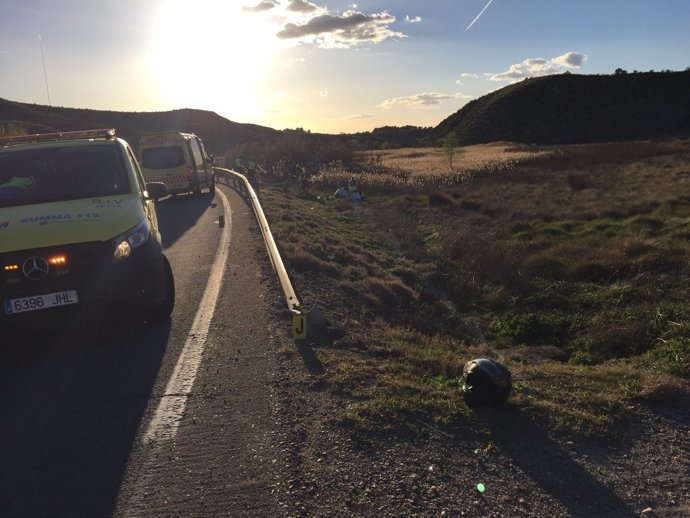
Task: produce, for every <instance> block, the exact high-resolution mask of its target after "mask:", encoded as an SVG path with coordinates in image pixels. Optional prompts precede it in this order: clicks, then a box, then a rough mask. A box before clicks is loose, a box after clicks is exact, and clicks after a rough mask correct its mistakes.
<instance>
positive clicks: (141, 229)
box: [113, 218, 151, 263]
mask: <svg viewBox="0 0 690 518" xmlns="http://www.w3.org/2000/svg"><path fill="white" fill-rule="evenodd" d="M150 235H151V232H150V230H149V222H148V220H147V219H146V218H144V219H143V220H142V221H141V223H139V224H138V225H137V226H135V227H132V228H131V229H129V230H128V231H127V232H125V233H124V234H120V235H119V236H117V237H116V238H115V239H114V241H115V252H114V253H113V263H119V262H120V261H124V260H125V259H127V258H128V257H129V256H131V255H132V254H133V253H134V251H135V250H136V249H137V248H139V247H140V246H142V245H144V244H146V241H148V239H149V236H150Z"/></svg>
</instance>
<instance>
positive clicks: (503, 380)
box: [462, 358, 512, 407]
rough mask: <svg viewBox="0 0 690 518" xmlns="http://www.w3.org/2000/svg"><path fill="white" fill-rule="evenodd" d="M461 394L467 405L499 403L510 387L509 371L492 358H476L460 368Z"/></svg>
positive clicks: (502, 400)
mask: <svg viewBox="0 0 690 518" xmlns="http://www.w3.org/2000/svg"><path fill="white" fill-rule="evenodd" d="M462 375H463V380H464V382H463V385H462V394H463V398H464V400H465V403H467V406H470V407H474V406H494V405H500V404H501V403H503V402H505V400H506V399H508V395H509V394H510V390H511V388H512V379H511V375H510V371H509V370H508V369H506V368H505V367H504V366H503V365H501V364H500V363H498V362H497V361H494V360H489V359H486V358H477V359H475V360H471V361H469V362H467V363H466V364H465V367H464V368H463V369H462Z"/></svg>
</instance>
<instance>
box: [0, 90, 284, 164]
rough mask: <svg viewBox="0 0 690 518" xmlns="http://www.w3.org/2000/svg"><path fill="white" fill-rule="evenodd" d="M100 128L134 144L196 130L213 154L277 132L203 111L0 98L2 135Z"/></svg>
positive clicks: (265, 138)
mask: <svg viewBox="0 0 690 518" xmlns="http://www.w3.org/2000/svg"><path fill="white" fill-rule="evenodd" d="M97 128H116V130H117V133H118V135H120V136H122V137H123V138H124V139H125V140H127V141H128V142H129V143H130V144H133V145H136V144H137V142H138V141H139V137H140V136H141V135H142V134H144V133H150V132H156V131H170V130H179V131H184V132H189V133H196V134H197V135H199V136H200V137H201V138H202V139H203V140H204V143H205V144H206V147H207V148H208V149H209V150H210V152H212V153H221V152H223V151H225V150H226V149H228V148H229V147H231V146H233V145H235V144H241V143H244V142H252V141H257V140H258V141H262V140H269V139H271V138H273V137H275V136H276V135H277V134H278V132H277V131H276V130H273V129H271V128H266V127H264V126H259V125H256V124H242V123H238V122H233V121H230V120H228V119H226V118H224V117H221V116H220V115H218V114H217V113H214V112H210V111H204V110H194V109H181V110H171V111H165V112H117V111H104V110H89V109H82V108H60V107H51V106H41V105H37V104H26V103H20V102H15V101H8V100H6V99H0V135H2V134H7V133H9V132H10V131H11V130H12V129H14V130H17V129H19V130H22V131H24V132H28V133H44V132H53V131H70V130H83V129H97Z"/></svg>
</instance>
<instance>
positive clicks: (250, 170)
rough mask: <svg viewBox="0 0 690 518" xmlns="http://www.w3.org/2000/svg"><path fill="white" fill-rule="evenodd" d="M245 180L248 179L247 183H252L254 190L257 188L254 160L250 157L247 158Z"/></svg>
mask: <svg viewBox="0 0 690 518" xmlns="http://www.w3.org/2000/svg"><path fill="white" fill-rule="evenodd" d="M247 180H249V183H250V184H252V187H254V189H255V190H258V189H259V182H258V179H257V177H256V162H254V160H252V159H249V160H247Z"/></svg>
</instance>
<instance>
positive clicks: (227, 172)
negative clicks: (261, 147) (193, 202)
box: [213, 167, 303, 315]
mask: <svg viewBox="0 0 690 518" xmlns="http://www.w3.org/2000/svg"><path fill="white" fill-rule="evenodd" d="M213 171H214V173H215V175H216V178H222V179H224V180H225V184H226V185H230V183H229V179H230V178H233V179H235V180H237V181H239V182H242V186H243V187H244V189H245V192H246V193H247V194H248V195H249V200H250V201H251V204H252V208H253V209H254V214H255V215H256V219H257V221H258V222H259V227H260V228H261V234H262V235H263V238H264V243H265V244H266V250H267V251H268V257H269V258H270V259H271V264H272V266H273V271H275V272H276V275H277V276H278V280H279V281H280V285H281V287H282V288H283V293H284V294H285V301H286V302H287V306H288V310H289V311H290V312H291V313H292V314H293V315H301V314H302V313H303V312H302V311H301V310H300V303H299V300H297V295H296V294H295V290H294V289H293V288H292V283H291V282H290V278H289V277H288V274H287V271H286V270H285V266H284V265H283V260H282V259H281V258H280V253H279V252H278V247H276V243H275V241H274V240H273V234H271V229H270V227H269V226H268V221H266V216H265V215H264V211H263V209H262V208H261V204H260V203H259V198H258V197H257V196H256V192H254V188H253V187H252V186H251V184H250V183H249V180H247V177H246V176H244V175H243V174H240V173H238V172H237V171H233V170H231V169H225V168H223V167H214V168H213Z"/></svg>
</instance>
